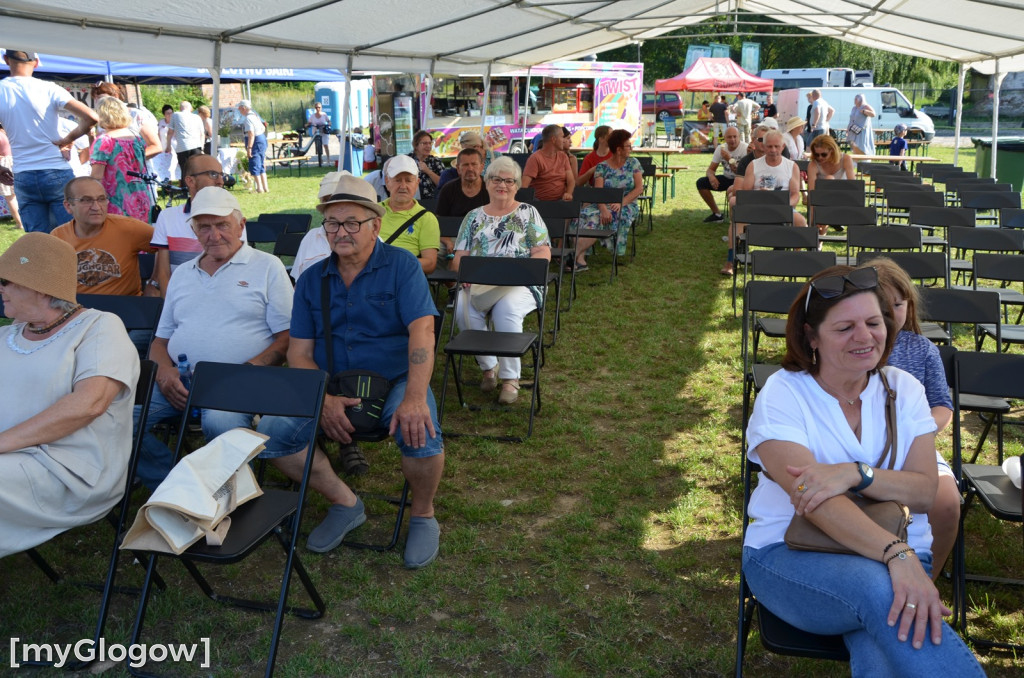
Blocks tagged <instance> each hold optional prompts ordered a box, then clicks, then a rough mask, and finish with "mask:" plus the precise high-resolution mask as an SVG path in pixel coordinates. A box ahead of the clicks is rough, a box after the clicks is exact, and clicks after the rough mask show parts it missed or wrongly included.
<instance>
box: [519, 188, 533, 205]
mask: <svg viewBox="0 0 1024 678" xmlns="http://www.w3.org/2000/svg"><path fill="white" fill-rule="evenodd" d="M516 200H518V201H519V202H528V203H531V204H532V203H534V202H536V201H537V191H535V190H534V188H533V186H526V187H524V188H520V189H519V190H518V191H516Z"/></svg>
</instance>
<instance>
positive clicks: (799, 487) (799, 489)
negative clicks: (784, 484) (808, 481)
mask: <svg viewBox="0 0 1024 678" xmlns="http://www.w3.org/2000/svg"><path fill="white" fill-rule="evenodd" d="M796 491H797V492H806V491H807V486H806V485H804V484H803V483H800V484H799V485H797V486H796Z"/></svg>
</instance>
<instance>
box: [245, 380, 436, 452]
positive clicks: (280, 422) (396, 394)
mask: <svg viewBox="0 0 1024 678" xmlns="http://www.w3.org/2000/svg"><path fill="white" fill-rule="evenodd" d="M405 384H406V382H405V381H400V382H398V383H397V384H395V385H394V386H392V387H391V391H390V392H389V393H388V397H387V400H386V401H384V409H383V411H382V412H381V416H380V423H381V426H382V427H383V428H388V427H389V426H391V417H393V416H394V414H395V410H397V409H398V406H399V405H400V404H401V403H402V398H404V397H405ZM427 407H428V408H430V418H431V420H432V421H433V422H434V432H435V433H437V437H435V438H431V437H430V434H429V433H428V434H427V443H426V444H425V445H424V446H423V447H412V446H410V445H407V444H406V443H405V440H404V439H403V438H402V431H401V429H399V430H397V431H395V436H394V437H395V444H396V445H397V446H398V449H399V450H401V451H402V456H403V457H412V458H416V459H421V458H424V457H433V456H435V455H438V454H441V453H442V452H444V441H443V440H442V439H441V424H440V422H438V421H437V403H436V402H435V401H434V392H433V391H431V390H430V389H427ZM264 419H268V420H273V421H272V422H268V427H269V428H271V429H273V431H274V434H273V435H274V436H275V438H276V439H275V438H272V439H271V440H268V441H267V450H266V452H263V453H261V454H260V456H261V457H262V456H274V457H280V456H283V455H285V454H295V453H296V452H301V451H302V450H303V449H305V446H306V441H308V440H309V425H310V420H309V419H305V420H303V419H287V418H284V417H264ZM262 427H263V421H260V429H259V430H260V431H261V432H264V431H263V428H262ZM268 435H271V434H268Z"/></svg>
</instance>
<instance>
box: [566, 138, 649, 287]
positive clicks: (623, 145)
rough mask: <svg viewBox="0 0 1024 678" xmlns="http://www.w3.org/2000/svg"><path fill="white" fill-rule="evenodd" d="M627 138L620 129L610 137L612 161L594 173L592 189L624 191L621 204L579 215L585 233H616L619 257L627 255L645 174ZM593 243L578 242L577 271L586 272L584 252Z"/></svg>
mask: <svg viewBox="0 0 1024 678" xmlns="http://www.w3.org/2000/svg"><path fill="white" fill-rule="evenodd" d="M630 138H631V135H630V133H629V132H627V131H626V130H621V129H617V130H615V131H614V132H612V133H611V134H609V135H608V150H609V151H611V157H609V158H608V159H607V160H605V161H604V162H602V163H601V164H599V165H598V166H597V167H596V168H595V169H594V186H595V187H596V188H603V187H610V188H621V189H623V191H624V194H623V196H622V204H621V205H617V204H616V205H605V204H597V205H587V206H586V207H584V208H583V210H581V213H580V227H581V228H582V229H584V230H585V229H614V230H615V232H616V236H615V248H616V250H617V251H618V255H619V256H622V255H624V254H625V253H626V241H627V240H628V239H629V229H630V227H631V226H632V224H633V221H634V220H635V219H636V217H637V215H638V214H639V213H640V205H638V204H637V201H636V200H637V198H639V197H640V194H641V193H643V191H644V170H643V168H642V167H641V166H640V161H639V160H637V159H636V158H634V157H632V155H631V154H632V152H633V145H632V143H631V142H630ZM595 242H597V239H596V238H577V240H576V270H577V271H585V270H586V269H587V260H586V252H587V250H588V249H590V247H591V246H592V245H593V244H594V243H595Z"/></svg>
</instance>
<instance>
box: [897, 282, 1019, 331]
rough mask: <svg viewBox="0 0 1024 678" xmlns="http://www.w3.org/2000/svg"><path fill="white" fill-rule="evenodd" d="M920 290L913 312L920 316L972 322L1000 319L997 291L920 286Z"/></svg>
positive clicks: (931, 318) (987, 321)
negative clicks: (915, 310)
mask: <svg viewBox="0 0 1024 678" xmlns="http://www.w3.org/2000/svg"><path fill="white" fill-rule="evenodd" d="M920 294H921V305H920V306H919V307H918V309H917V313H918V315H919V316H920V317H921V319H922V320H931V321H933V322H943V323H969V324H972V325H976V324H979V323H986V324H987V323H995V324H998V323H999V322H1000V317H1001V313H1000V305H999V293H998V292H990V291H984V290H963V289H952V288H947V287H923V288H921V289H920Z"/></svg>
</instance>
